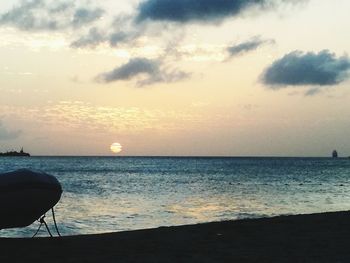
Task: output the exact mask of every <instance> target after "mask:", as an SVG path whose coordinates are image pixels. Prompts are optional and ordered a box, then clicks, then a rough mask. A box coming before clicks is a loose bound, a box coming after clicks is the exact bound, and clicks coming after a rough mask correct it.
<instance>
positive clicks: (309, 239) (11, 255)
mask: <svg viewBox="0 0 350 263" xmlns="http://www.w3.org/2000/svg"><path fill="white" fill-rule="evenodd" d="M0 234H1V231H0ZM349 245H350V212H330V213H320V214H311V215H292V216H278V217H272V218H260V219H243V220H236V221H222V222H213V223H203V224H197V225H185V226H172V227H160V228H154V229H145V230H136V231H125V232H116V233H106V234H95V235H77V236H65V237H63V238H54V239H50V238H47V237H44V238H35V239H28V238H0V247H1V253H0V261H1V262H349V261H350V249H349Z"/></svg>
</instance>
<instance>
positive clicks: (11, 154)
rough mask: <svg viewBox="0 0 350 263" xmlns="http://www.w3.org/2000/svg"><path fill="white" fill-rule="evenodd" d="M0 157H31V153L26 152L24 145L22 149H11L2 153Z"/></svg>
mask: <svg viewBox="0 0 350 263" xmlns="http://www.w3.org/2000/svg"><path fill="white" fill-rule="evenodd" d="M0 157H30V154H29V153H26V152H24V151H23V147H22V149H21V150H20V151H19V152H17V151H10V152H5V153H0Z"/></svg>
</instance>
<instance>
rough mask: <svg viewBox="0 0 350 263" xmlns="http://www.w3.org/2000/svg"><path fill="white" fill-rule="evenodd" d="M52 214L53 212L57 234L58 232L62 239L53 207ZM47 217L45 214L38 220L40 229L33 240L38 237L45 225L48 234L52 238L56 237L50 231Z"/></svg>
mask: <svg viewBox="0 0 350 263" xmlns="http://www.w3.org/2000/svg"><path fill="white" fill-rule="evenodd" d="M51 212H52V218H53V221H54V225H55V229H56V232H57V235H58V236H59V237H61V234H60V231H59V230H58V227H57V223H56V217H55V210H54V209H53V207H52V208H51ZM45 217H46V214H44V215H43V216H42V217H40V219H39V220H38V222H39V223H40V225H39V227H38V229H37V230H36V232H35V234H34V235H33V236H32V238H34V237H36V235H37V234H38V233H39V231H40V229H41V227H42V225H45V228H46V231H47V233H49V235H50V237H54V236H53V235H52V233H51V231H50V228H49V226H48V225H47V223H46V221H45Z"/></svg>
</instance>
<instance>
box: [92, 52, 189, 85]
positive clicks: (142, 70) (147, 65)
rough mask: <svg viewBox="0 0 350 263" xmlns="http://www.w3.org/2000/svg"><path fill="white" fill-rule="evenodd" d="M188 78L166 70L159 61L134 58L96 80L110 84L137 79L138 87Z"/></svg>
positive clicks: (185, 74) (177, 72)
mask: <svg viewBox="0 0 350 263" xmlns="http://www.w3.org/2000/svg"><path fill="white" fill-rule="evenodd" d="M142 76H143V77H142ZM139 77H141V78H139ZM188 77H189V74H188V73H185V72H183V71H178V70H169V69H166V68H165V67H164V65H163V63H162V61H161V60H155V59H153V60H152V59H147V58H134V59H131V60H129V61H128V62H127V63H126V64H124V65H122V66H119V67H117V68H115V69H114V70H112V71H110V72H106V73H102V74H100V75H99V76H97V78H96V80H97V81H98V82H102V83H110V82H114V81H121V80H131V79H134V78H139V79H138V81H137V84H138V86H146V85H150V84H154V83H160V82H167V83H169V82H176V81H180V80H183V79H185V78H188Z"/></svg>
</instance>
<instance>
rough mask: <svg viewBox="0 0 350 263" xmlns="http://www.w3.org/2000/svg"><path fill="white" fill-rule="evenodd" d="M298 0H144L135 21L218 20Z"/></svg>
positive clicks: (183, 21) (180, 21)
mask: <svg viewBox="0 0 350 263" xmlns="http://www.w3.org/2000/svg"><path fill="white" fill-rule="evenodd" d="M280 2H299V1H298V0H280V1H275V0H176V1H175V0H145V1H143V2H141V4H140V5H139V7H138V16H137V19H136V20H137V21H139V22H140V21H143V20H147V19H149V20H156V21H173V22H179V23H185V22H189V21H206V22H210V21H220V20H222V19H224V18H226V17H231V16H237V15H239V14H241V13H242V12H243V11H245V10H246V9H248V8H250V7H258V8H263V7H267V6H271V5H274V4H275V3H280Z"/></svg>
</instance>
